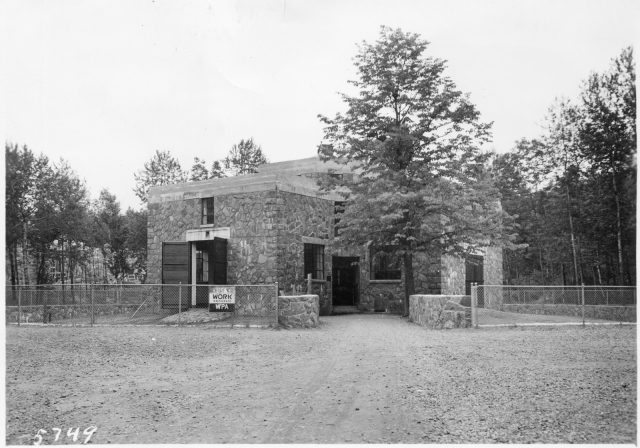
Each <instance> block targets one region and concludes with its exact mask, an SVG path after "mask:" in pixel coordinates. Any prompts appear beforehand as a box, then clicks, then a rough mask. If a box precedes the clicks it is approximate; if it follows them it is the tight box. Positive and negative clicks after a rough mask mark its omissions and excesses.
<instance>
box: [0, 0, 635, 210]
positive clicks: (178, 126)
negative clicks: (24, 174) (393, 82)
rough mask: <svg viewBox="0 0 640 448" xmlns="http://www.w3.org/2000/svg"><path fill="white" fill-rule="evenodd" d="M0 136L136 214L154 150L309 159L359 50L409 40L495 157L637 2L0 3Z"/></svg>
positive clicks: (598, 55) (611, 38) (591, 67)
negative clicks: (473, 119)
mask: <svg viewBox="0 0 640 448" xmlns="http://www.w3.org/2000/svg"><path fill="white" fill-rule="evenodd" d="M3 3H4V5H3V8H4V12H5V14H4V15H5V24H4V27H3V28H4V30H3V31H4V33H5V34H4V36H3V40H4V43H5V61H4V64H3V66H4V67H3V70H4V71H5V73H4V75H5V79H6V83H5V87H6V88H5V92H4V97H5V101H4V102H5V107H6V111H5V113H6V140H7V141H9V142H12V143H18V144H20V145H22V144H27V145H28V146H29V147H30V148H31V149H32V150H33V151H34V152H36V153H40V152H42V153H44V154H46V155H48V156H49V157H50V159H52V160H54V161H57V160H59V159H60V158H61V157H62V158H64V159H66V160H67V161H68V162H69V164H70V165H71V166H72V167H73V168H74V169H75V170H76V172H77V173H78V174H79V176H80V177H81V178H84V179H86V182H87V185H88V186H89V188H90V190H91V193H92V196H93V197H94V198H95V197H97V196H98V194H99V192H100V190H101V189H103V188H107V189H109V191H111V192H112V193H115V194H116V196H117V198H118V199H119V200H120V202H121V203H122V205H123V208H125V209H126V208H127V207H133V208H135V209H138V208H140V206H141V205H140V202H139V200H138V198H137V197H136V196H135V195H134V193H133V191H132V189H133V187H134V184H135V182H134V177H133V175H134V173H135V172H136V171H138V170H139V169H141V168H142V166H143V164H144V162H146V161H148V160H149V159H150V158H151V157H152V156H153V154H154V153H155V151H156V150H160V151H164V150H168V151H171V153H172V154H173V155H174V156H176V157H177V158H178V159H179V161H180V163H181V165H182V167H183V168H189V167H191V165H192V163H193V158H194V157H196V156H197V157H200V158H204V159H205V160H206V162H207V165H208V166H209V165H210V164H211V162H212V161H213V160H214V159H219V158H222V157H224V156H225V155H226V154H227V152H228V151H229V149H230V148H231V146H232V145H233V144H234V143H237V142H239V141H240V140H241V139H247V138H249V137H253V138H254V140H255V141H256V142H257V143H259V144H261V145H262V148H263V150H264V152H265V153H266V155H267V157H268V158H269V159H270V161H272V162H278V161H282V160H291V159H299V158H305V157H311V156H313V155H316V148H317V146H318V144H319V143H320V142H321V140H322V136H323V132H322V125H321V123H320V122H319V120H318V118H317V115H318V114H323V115H329V116H333V115H334V114H335V113H336V112H338V111H344V106H343V103H342V102H341V100H340V97H339V95H338V94H337V92H349V85H348V84H347V80H349V79H354V78H355V70H354V68H353V61H352V58H353V56H355V54H356V52H357V48H356V44H357V43H360V42H362V41H363V40H366V41H367V42H371V43H373V42H375V40H376V39H377V37H378V34H379V32H380V26H381V25H386V26H389V27H392V28H401V29H402V30H403V31H405V32H407V31H410V32H414V33H418V34H420V35H421V36H422V37H423V38H424V39H426V40H427V41H429V42H430V45H429V47H428V48H427V54H428V55H429V56H433V57H437V58H441V59H445V60H447V61H448V64H447V65H448V69H447V71H446V72H445V73H446V74H447V75H448V76H450V77H451V78H452V79H453V81H454V82H455V83H456V84H457V86H458V88H459V89H460V90H462V91H464V92H469V93H470V94H471V99H472V101H473V102H474V103H475V104H476V105H477V107H478V109H479V110H480V112H481V113H482V119H483V120H484V121H493V122H494V126H493V144H492V146H493V147H495V149H496V150H498V151H500V152H503V151H508V150H509V149H511V148H512V146H513V143H514V141H515V140H517V139H520V138H522V137H530V138H531V137H535V136H536V135H538V134H539V132H540V124H541V122H542V119H543V117H544V115H545V113H546V110H547V109H548V107H549V106H550V105H551V104H552V102H553V100H554V98H555V97H557V96H560V95H565V96H568V97H570V98H576V97H577V95H578V92H579V87H580V83H581V81H582V80H584V79H586V78H587V76H588V75H589V73H590V72H591V71H599V72H601V71H603V70H605V69H607V67H608V66H609V62H610V60H611V59H612V58H614V57H616V56H617V55H618V54H619V53H620V52H621V50H622V48H623V47H626V46H629V45H633V44H634V42H635V40H636V38H637V29H638V27H637V19H636V17H637V16H638V15H639V12H640V11H639V8H638V2H637V1H620V0H599V1H588V0H580V1H513V0H506V1H488V0H473V1H465V0H460V1H455V0H454V1H452V0H446V1H432V0H422V1H408V0H405V1H402V0H393V1H392V0H388V1H371V0H367V1H364V0H362V1H355V0H336V1H333V0H330V1H327V0H323V1H321V0H317V1H313V0H274V1H268V0H267V1H265V0H260V1H258V0H256V1H245V0H239V1H224V0H223V1H218V0H215V1H214V0H211V1H196V0H191V1H187V2H183V1H167V0H155V1H153V0H148V1H136V0H127V1H118V0H110V1H86V0H84V1H66V0H56V1H44V0H43V1H28V0H26V1H25V0H20V1H18V0H6V1H5V2H3Z"/></svg>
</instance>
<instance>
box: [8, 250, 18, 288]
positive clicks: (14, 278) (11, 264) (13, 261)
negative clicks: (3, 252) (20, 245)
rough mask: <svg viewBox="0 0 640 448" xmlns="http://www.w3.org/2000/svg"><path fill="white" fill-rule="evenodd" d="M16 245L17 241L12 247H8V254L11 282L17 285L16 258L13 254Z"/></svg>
mask: <svg viewBox="0 0 640 448" xmlns="http://www.w3.org/2000/svg"><path fill="white" fill-rule="evenodd" d="M14 246H15V243H14V244H12V245H11V247H9V248H8V249H9V250H8V251H7V252H8V255H9V269H10V271H11V273H10V275H11V284H12V285H15V284H16V281H17V276H16V259H15V257H14V256H13V251H14Z"/></svg>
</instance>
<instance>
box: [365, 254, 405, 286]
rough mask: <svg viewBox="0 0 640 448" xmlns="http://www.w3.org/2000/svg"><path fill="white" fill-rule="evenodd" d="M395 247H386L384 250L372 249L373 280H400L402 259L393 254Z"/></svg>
mask: <svg viewBox="0 0 640 448" xmlns="http://www.w3.org/2000/svg"><path fill="white" fill-rule="evenodd" d="M395 249H396V247H395V246H385V248H384V249H383V250H380V249H377V250H376V249H374V247H373V246H371V247H370V251H371V252H370V257H369V258H370V260H371V280H400V279H401V277H402V271H401V269H400V257H398V256H396V255H394V254H393V252H394V250H395Z"/></svg>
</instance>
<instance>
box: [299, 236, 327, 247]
mask: <svg viewBox="0 0 640 448" xmlns="http://www.w3.org/2000/svg"><path fill="white" fill-rule="evenodd" d="M302 242H303V243H309V244H320V245H322V246H328V245H329V244H331V240H329V239H324V238H314V237H312V236H303V237H302Z"/></svg>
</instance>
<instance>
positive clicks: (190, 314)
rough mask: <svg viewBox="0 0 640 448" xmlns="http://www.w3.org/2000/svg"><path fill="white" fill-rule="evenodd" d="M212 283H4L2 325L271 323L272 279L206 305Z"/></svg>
mask: <svg viewBox="0 0 640 448" xmlns="http://www.w3.org/2000/svg"><path fill="white" fill-rule="evenodd" d="M211 287H212V286H211V285H181V284H177V285H146V284H133V285H119V284H104V285H95V284H87V285H84V284H82V285H81V284H74V285H36V286H7V287H6V288H5V322H6V323H7V324H17V325H20V324H65V325H185V324H197V323H215V325H220V326H231V327H234V326H243V327H254V326H259V327H268V326H271V327H275V326H277V324H278V300H277V284H268V285H221V287H223V288H229V289H233V291H234V293H235V295H234V307H233V308H234V309H233V311H230V312H222V313H216V312H211V311H210V309H209V293H210V288H211Z"/></svg>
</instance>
